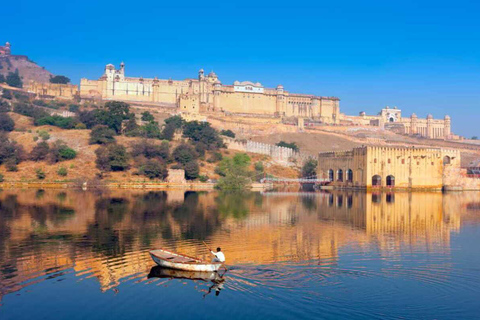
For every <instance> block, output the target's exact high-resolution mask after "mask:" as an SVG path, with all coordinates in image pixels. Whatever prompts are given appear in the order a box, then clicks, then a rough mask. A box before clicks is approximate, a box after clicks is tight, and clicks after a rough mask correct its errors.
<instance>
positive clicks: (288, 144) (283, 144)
mask: <svg viewBox="0 0 480 320" xmlns="http://www.w3.org/2000/svg"><path fill="white" fill-rule="evenodd" d="M277 146H279V147H285V148H290V149H293V150H294V151H296V152H298V151H299V148H298V146H297V144H296V143H295V142H285V141H280V142H279V143H277Z"/></svg>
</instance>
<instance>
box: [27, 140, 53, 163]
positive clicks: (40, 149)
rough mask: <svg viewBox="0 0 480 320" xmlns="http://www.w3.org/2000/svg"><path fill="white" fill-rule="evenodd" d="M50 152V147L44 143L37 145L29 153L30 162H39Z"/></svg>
mask: <svg viewBox="0 0 480 320" xmlns="http://www.w3.org/2000/svg"><path fill="white" fill-rule="evenodd" d="M49 152H50V146H49V145H48V143H46V142H45V141H42V142H39V143H37V145H36V146H35V147H33V149H32V151H31V152H30V160H33V161H41V160H45V159H47V156H48V154H49Z"/></svg>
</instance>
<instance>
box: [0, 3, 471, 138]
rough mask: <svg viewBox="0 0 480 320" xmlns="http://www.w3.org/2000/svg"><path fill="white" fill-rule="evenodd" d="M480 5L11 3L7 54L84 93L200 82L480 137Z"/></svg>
mask: <svg viewBox="0 0 480 320" xmlns="http://www.w3.org/2000/svg"><path fill="white" fill-rule="evenodd" d="M479 12H480V1H465V0H458V1H455V2H452V1H448V2H446V1H420V0H417V1H408V0H406V1H388V0H383V1H342V0H337V1H303V0H297V1H289V2H283V1H217V0H211V1H189V0H184V1H168V2H164V1H149V0H143V1H138V2H135V1H122V0H118V1H88V0H84V1H75V0H71V1H33V0H32V1H24V0H19V1H8V2H6V3H3V4H2V5H1V10H0V43H3V42H5V41H9V42H10V43H11V44H12V51H13V53H14V54H24V55H28V56H29V58H30V59H31V60H33V61H35V62H37V63H38V64H39V65H41V66H43V67H45V68H46V69H47V70H49V71H51V72H52V73H54V74H62V75H66V76H68V77H69V78H71V79H72V82H73V83H77V84H78V83H79V82H80V79H81V78H89V79H97V78H99V77H100V76H101V75H102V73H103V70H104V67H105V65H106V64H108V63H113V64H114V65H116V66H118V65H119V64H120V62H122V61H124V62H125V65H126V74H127V76H143V77H154V76H157V77H159V78H163V79H165V78H172V79H185V78H194V77H196V76H197V74H198V70H199V69H200V68H204V69H205V71H206V72H210V71H212V70H213V71H215V73H216V74H217V75H218V76H219V79H220V80H221V81H222V83H223V84H232V83H233V81H235V80H239V81H244V80H249V81H254V82H260V83H262V84H263V85H264V86H266V87H275V86H276V85H278V84H282V85H283V86H284V87H285V89H286V90H288V91H290V92H295V93H308V94H315V95H320V96H336V97H339V98H340V100H341V101H340V110H341V112H343V113H346V114H350V115H356V114H358V112H360V111H365V112H367V114H377V113H378V112H379V111H380V110H381V109H382V108H383V107H385V106H390V107H394V106H397V107H398V108H399V109H401V110H402V115H403V116H410V115H411V113H413V112H415V113H416V114H417V115H418V117H426V116H427V114H429V113H431V114H433V116H434V117H435V118H443V117H444V116H445V115H446V114H448V115H450V116H451V117H452V129H453V131H454V132H455V133H457V134H460V135H464V136H466V137H471V136H474V135H475V136H480V112H479V111H480V19H479V18H478V13H479Z"/></svg>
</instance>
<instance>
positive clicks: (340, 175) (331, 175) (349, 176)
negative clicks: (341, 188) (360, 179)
mask: <svg viewBox="0 0 480 320" xmlns="http://www.w3.org/2000/svg"><path fill="white" fill-rule="evenodd" d="M335 176H336V177H335ZM335 178H336V179H335ZM344 179H345V180H346V181H347V182H353V170H352V169H348V170H347V172H346V175H345V177H344V175H343V170H342V169H338V170H337V172H336V174H335V172H334V171H333V169H330V170H328V180H329V181H330V182H332V181H339V182H343V180H344Z"/></svg>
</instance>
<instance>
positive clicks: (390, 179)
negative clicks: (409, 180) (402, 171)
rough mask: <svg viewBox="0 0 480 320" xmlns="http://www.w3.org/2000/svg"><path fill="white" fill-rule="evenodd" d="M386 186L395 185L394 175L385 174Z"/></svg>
mask: <svg viewBox="0 0 480 320" xmlns="http://www.w3.org/2000/svg"><path fill="white" fill-rule="evenodd" d="M387 187H395V177H394V176H392V175H389V176H387Z"/></svg>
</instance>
